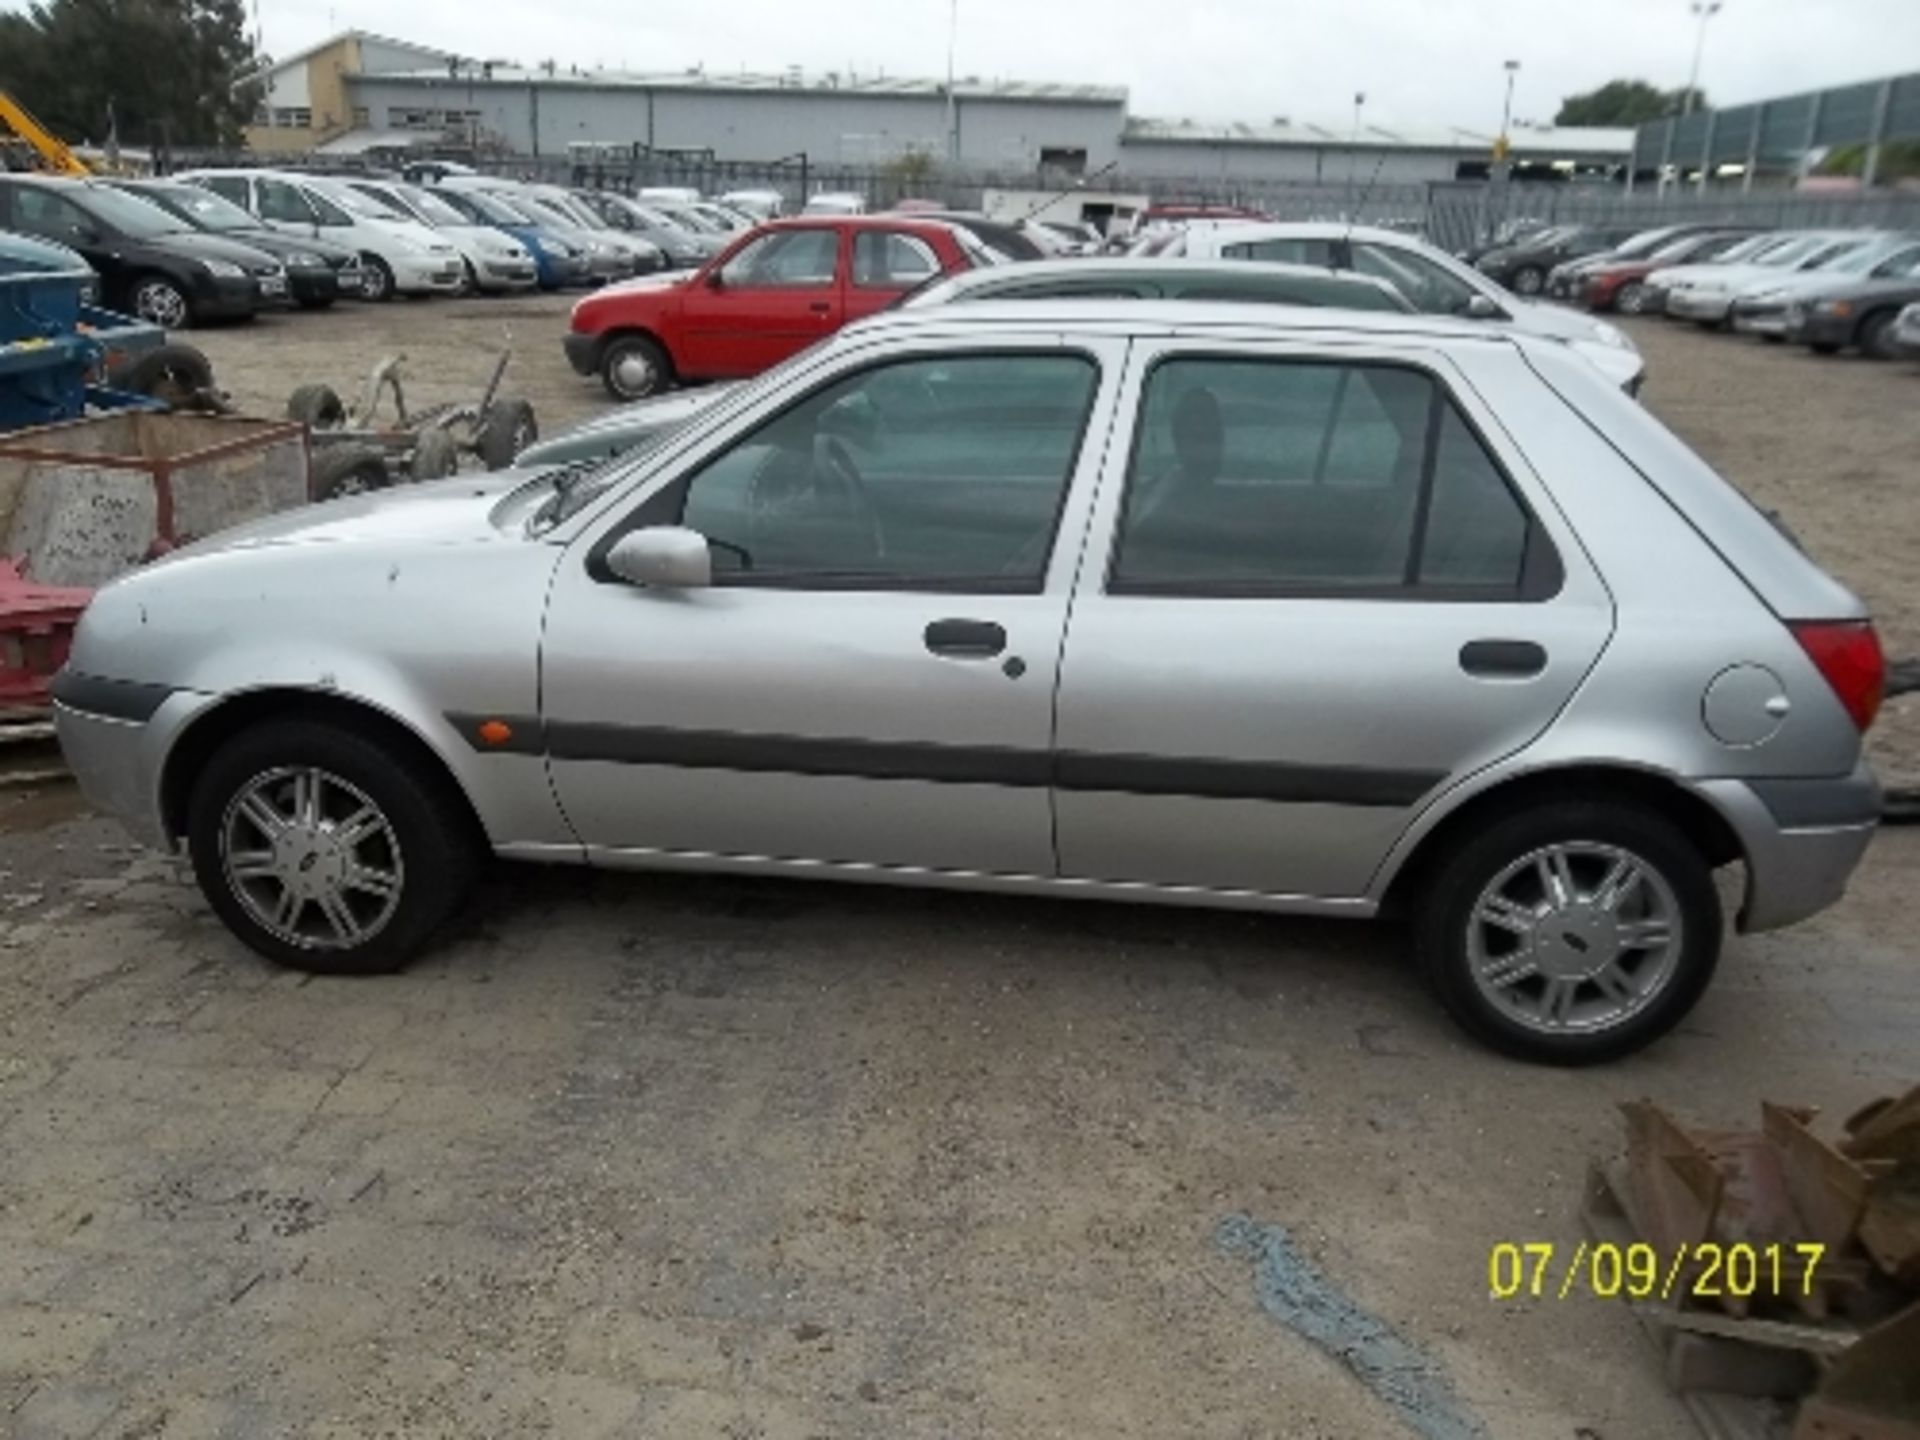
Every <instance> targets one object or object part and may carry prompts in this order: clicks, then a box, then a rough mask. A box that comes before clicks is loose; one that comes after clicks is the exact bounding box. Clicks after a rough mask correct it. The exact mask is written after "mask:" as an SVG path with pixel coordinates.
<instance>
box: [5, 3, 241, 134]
mask: <svg viewBox="0 0 1920 1440" xmlns="http://www.w3.org/2000/svg"><path fill="white" fill-rule="evenodd" d="M246 19H247V16H246V8H245V4H244V0H34V3H32V4H30V5H29V6H28V7H27V10H26V13H25V14H15V13H9V14H4V15H0V88H3V89H6V90H10V91H12V92H13V94H14V96H15V97H16V98H17V99H18V100H19V101H20V103H21V104H23V105H25V106H26V107H27V108H28V109H30V110H32V111H33V112H34V114H35V115H37V116H38V117H39V119H40V120H41V122H42V123H43V124H45V125H46V126H47V127H48V128H49V129H51V130H53V131H54V132H55V133H56V134H58V135H59V136H61V137H62V138H63V139H65V140H68V141H70V142H78V141H92V142H95V143H98V142H101V141H103V140H105V139H106V138H107V135H108V131H109V126H110V124H111V125H112V127H113V128H115V129H117V131H118V134H119V138H120V139H121V140H122V141H124V142H126V143H128V144H139V145H155V144H159V145H233V144H236V143H237V142H238V141H239V139H240V131H241V127H242V126H243V125H245V124H247V123H248V122H249V121H250V120H251V119H252V118H253V111H254V107H255V106H256V105H258V104H259V101H260V85H259V83H258V82H257V81H252V80H249V79H248V78H247V77H248V76H250V75H251V74H252V73H253V72H254V71H255V70H256V69H257V68H258V67H259V65H260V63H261V57H260V56H259V55H258V54H257V53H256V52H255V50H254V48H253V42H252V40H251V39H250V38H249V37H248V35H247V25H246Z"/></svg>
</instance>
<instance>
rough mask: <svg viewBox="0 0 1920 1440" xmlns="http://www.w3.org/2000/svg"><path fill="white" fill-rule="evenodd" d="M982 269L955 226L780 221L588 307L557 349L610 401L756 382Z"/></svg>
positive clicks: (587, 302)
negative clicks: (701, 383) (818, 345)
mask: <svg viewBox="0 0 1920 1440" xmlns="http://www.w3.org/2000/svg"><path fill="white" fill-rule="evenodd" d="M976 257H979V258H976ZM983 259H984V256H983V255H982V252H980V251H979V250H977V249H976V248H975V247H974V246H972V245H970V244H969V243H968V242H967V238H966V237H964V236H963V235H961V234H960V232H958V231H956V230H955V229H954V228H953V227H952V226H950V225H946V224H940V223H936V222H932V221H925V220H915V219H913V218H912V217H911V216H906V215H848V216H833V217H824V216H823V217H818V218H814V217H804V218H800V219H794V220H775V221H772V222H770V223H768V224H766V225H762V226H760V227H758V228H757V229H754V230H749V231H748V232H747V233H746V234H744V235H742V236H741V237H740V238H739V240H737V241H736V242H735V243H734V244H733V245H731V246H729V247H728V248H727V249H725V250H722V251H721V252H720V253H719V254H718V255H715V256H714V257H713V258H712V259H711V260H709V261H708V262H707V263H706V264H705V265H703V266H701V267H700V268H699V269H698V270H693V271H683V272H682V273H680V274H678V275H673V274H666V275H649V276H646V277H644V278H642V279H638V280H629V281H627V282H625V283H624V284H619V285H610V286H608V287H607V288H606V289H604V290H600V291H596V292H595V293H594V294H592V295H589V296H587V297H586V298H585V299H583V300H581V301H580V302H579V303H578V304H576V305H575V306H574V307H573V321H572V325H571V330H570V333H569V334H568V335H567V337H566V339H565V340H564V341H563V342H562V343H563V344H564V345H565V347H566V351H567V360H568V361H569V362H570V363H571V364H572V366H573V368H574V369H575V370H577V371H579V372H580V373H581V374H582V375H598V376H599V377H600V380H601V383H602V384H604V385H605V386H606V387H607V393H608V394H610V395H612V396H613V398H614V399H616V400H640V399H643V398H645V397H646V396H648V395H654V394H658V393H659V392H660V391H662V390H664V389H666V388H667V387H668V386H670V385H672V384H674V383H675V382H677V381H684V380H738V379H742V378H744V377H746V376H749V375H757V374H759V373H760V372H761V371H762V370H765V369H767V368H768V367H769V366H772V365H777V364H779V363H780V362H781V361H782V360H784V359H786V358H787V357H788V356H789V355H792V354H795V353H797V352H798V351H801V350H804V349H805V348H806V347H807V346H809V345H811V344H812V343H813V342H814V341H816V340H818V339H819V338H820V337H821V336H823V335H829V334H831V333H833V332H834V331H835V330H838V329H839V328H840V327H841V326H842V325H845V324H847V323H848V322H849V321H853V320H858V319H860V318H861V317H862V316H866V315H871V314H873V313H874V312H875V311H878V310H884V309H886V308H887V307H888V306H889V305H891V304H893V302H894V301H896V300H898V299H899V298H900V296H901V295H903V294H904V293H906V292H907V291H908V290H911V289H913V288H914V287H915V286H918V285H921V284H923V283H925V282H926V281H928V280H930V279H932V278H933V277H935V276H936V275H943V274H952V273H954V272H956V271H960V270H967V269H971V268H972V267H973V266H974V265H975V264H977V263H982V260H983Z"/></svg>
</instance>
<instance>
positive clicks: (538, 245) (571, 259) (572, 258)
mask: <svg viewBox="0 0 1920 1440" xmlns="http://www.w3.org/2000/svg"><path fill="white" fill-rule="evenodd" d="M427 188H428V189H429V190H431V191H432V192H433V194H435V195H437V196H439V198H440V199H442V200H444V201H446V202H447V204H449V205H451V206H452V207H453V208H454V209H456V210H458V211H459V212H460V213H461V214H462V215H464V216H466V217H467V219H469V220H471V221H472V222H473V223H474V224H476V225H491V226H492V227H493V228H494V229H495V230H499V231H502V232H503V233H505V234H508V235H511V236H512V237H513V238H514V239H516V240H518V241H519V242H520V243H521V244H522V245H524V246H526V247H527V250H528V252H529V253H530V254H532V256H533V263H534V266H535V268H537V269H538V270H539V272H540V288H541V289H542V290H558V289H560V288H561V287H562V286H563V285H581V284H584V283H585V282H586V280H587V257H586V255H585V253H584V252H583V251H581V250H580V249H579V247H577V246H575V245H572V244H570V243H568V242H567V241H565V240H562V239H561V238H560V237H559V236H558V235H556V234H554V233H553V232H552V231H551V230H548V229H546V228H545V227H544V226H541V225H536V224H534V223H533V222H532V221H531V220H529V219H528V218H527V217H526V216H525V215H522V214H521V213H520V212H519V211H518V210H515V209H513V208H512V207H511V206H509V205H508V204H507V203H506V202H505V201H503V200H501V199H499V198H498V197H497V196H493V195H483V194H481V193H479V192H478V191H474V190H449V189H447V188H446V187H445V186H441V185H430V186H428V187H427Z"/></svg>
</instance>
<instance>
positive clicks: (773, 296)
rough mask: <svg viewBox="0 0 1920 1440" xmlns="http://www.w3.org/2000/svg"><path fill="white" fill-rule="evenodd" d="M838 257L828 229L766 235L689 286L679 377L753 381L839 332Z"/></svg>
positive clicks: (837, 241)
mask: <svg viewBox="0 0 1920 1440" xmlns="http://www.w3.org/2000/svg"><path fill="white" fill-rule="evenodd" d="M841 250H842V246H841V236H840V232H839V231H838V230H837V229H834V228H833V227H832V226H824V225H821V226H807V227H804V228H796V229H791V230H772V231H768V232H767V233H765V234H763V235H757V236H755V237H754V238H752V239H750V240H748V241H747V242H746V243H745V244H743V245H742V246H741V247H740V248H739V249H737V250H735V251H734V252H733V254H732V255H731V256H729V257H728V258H727V259H726V260H725V261H723V262H722V263H721V264H720V265H719V266H717V267H715V268H712V269H709V270H707V271H704V272H702V276H701V278H700V279H697V280H693V281H689V282H688V284H687V286H686V290H685V293H684V294H683V295H682V297H681V301H680V333H681V344H680V347H679V350H678V353H677V354H676V356H675V359H676V361H677V362H678V365H679V368H680V373H681V374H682V375H683V376H687V377H693V378H698V379H703V380H725V379H739V378H741V377H744V376H748V375H758V374H759V373H760V372H761V371H762V370H767V369H771V368H772V367H773V366H775V365H778V364H779V363H780V362H781V361H782V360H785V359H786V358H787V357H788V356H789V355H794V354H797V353H799V352H800V351H802V350H804V349H806V348H807V346H809V345H811V344H812V343H813V342H814V341H816V340H818V339H819V338H820V337H821V336H823V335H831V334H832V333H833V332H834V331H835V330H838V329H839V328H840V325H841V320H842V315H843V299H842V295H841V284H840V275H841V273H842V266H843V257H842V254H841Z"/></svg>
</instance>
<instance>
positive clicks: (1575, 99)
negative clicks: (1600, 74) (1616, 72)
mask: <svg viewBox="0 0 1920 1440" xmlns="http://www.w3.org/2000/svg"><path fill="white" fill-rule="evenodd" d="M1686 99H1687V91H1686V87H1685V86H1682V87H1681V88H1680V89H1678V90H1662V89H1660V88H1658V87H1657V86H1654V85H1649V84H1648V83H1647V82H1646V81H1645V80H1609V81H1608V82H1607V83H1606V84H1604V85H1602V86H1601V87H1600V88H1599V89H1598V90H1589V91H1587V92H1586V93H1585V94H1584V95H1569V96H1568V97H1567V98H1566V99H1565V100H1563V101H1561V102H1560V113H1559V114H1557V115H1555V116H1554V117H1553V123H1554V124H1556V125H1600V126H1628V125H1644V124H1646V123H1647V121H1649V120H1663V119H1665V118H1666V117H1667V116H1669V115H1678V114H1679V113H1680V111H1681V110H1682V109H1683V108H1685V105H1686ZM1706 106H1707V97H1706V94H1705V92H1704V91H1700V90H1696V91H1694V92H1693V108H1694V109H1696V110H1704V109H1705V108H1706Z"/></svg>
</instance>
